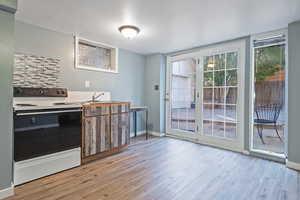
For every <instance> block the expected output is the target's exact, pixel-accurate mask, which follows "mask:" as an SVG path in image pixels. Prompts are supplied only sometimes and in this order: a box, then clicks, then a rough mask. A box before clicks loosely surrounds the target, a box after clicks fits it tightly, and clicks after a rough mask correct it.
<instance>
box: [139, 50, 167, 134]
mask: <svg viewBox="0 0 300 200" xmlns="http://www.w3.org/2000/svg"><path fill="white" fill-rule="evenodd" d="M163 67H164V59H163V56H162V55H161V54H154V55H149V56H147V57H146V66H145V75H144V80H145V89H144V96H145V105H146V106H148V108H149V130H150V131H154V132H159V133H161V132H163V131H164V130H163V129H164V119H163V118H164V116H162V115H164V112H163V109H164V105H163V102H162V96H164V91H165V77H164V75H163V71H162V70H163ZM155 85H158V86H159V89H158V90H155V89H154V87H155Z"/></svg>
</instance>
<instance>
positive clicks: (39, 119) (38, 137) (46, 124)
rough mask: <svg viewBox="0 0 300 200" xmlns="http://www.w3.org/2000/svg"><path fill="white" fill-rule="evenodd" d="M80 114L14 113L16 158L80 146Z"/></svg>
mask: <svg viewBox="0 0 300 200" xmlns="http://www.w3.org/2000/svg"><path fill="white" fill-rule="evenodd" d="M80 131H81V113H80V112H71V113H59V114H58V113H56V114H51V113H50V114H39V115H34V114H33V115H21V116H18V115H15V118H14V159H15V161H21V160H27V159H31V158H35V157H39V156H43V155H47V154H52V153H56V152H60V151H65V150H69V149H73V148H77V147H80V140H81V137H80Z"/></svg>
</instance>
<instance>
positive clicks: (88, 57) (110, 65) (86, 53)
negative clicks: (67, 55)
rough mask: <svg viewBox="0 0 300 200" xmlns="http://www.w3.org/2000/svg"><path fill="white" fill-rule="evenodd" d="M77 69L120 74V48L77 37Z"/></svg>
mask: <svg viewBox="0 0 300 200" xmlns="http://www.w3.org/2000/svg"><path fill="white" fill-rule="evenodd" d="M75 68H76V69H82V70H92V71H101V72H111V73H118V48H116V47H113V46H110V45H106V44H102V43H99V42H94V41H90V40H87V39H83V38H80V37H75Z"/></svg>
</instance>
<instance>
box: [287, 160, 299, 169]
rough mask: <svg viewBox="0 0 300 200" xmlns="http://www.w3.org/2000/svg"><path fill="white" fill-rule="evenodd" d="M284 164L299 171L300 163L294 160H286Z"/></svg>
mask: <svg viewBox="0 0 300 200" xmlns="http://www.w3.org/2000/svg"><path fill="white" fill-rule="evenodd" d="M286 166H287V167H288V168H291V169H295V170H298V171H300V163H295V162H291V161H289V160H286Z"/></svg>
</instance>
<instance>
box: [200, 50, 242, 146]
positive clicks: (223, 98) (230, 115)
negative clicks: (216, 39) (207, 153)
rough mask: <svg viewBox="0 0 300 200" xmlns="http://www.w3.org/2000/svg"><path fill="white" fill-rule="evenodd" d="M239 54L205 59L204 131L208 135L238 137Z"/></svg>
mask: <svg viewBox="0 0 300 200" xmlns="http://www.w3.org/2000/svg"><path fill="white" fill-rule="evenodd" d="M237 74H238V53H237V52H227V53H222V54H215V55H212V56H204V64H203V88H202V97H203V102H202V110H203V117H202V119H203V120H202V132H203V134H204V135H205V136H212V137H216V138H223V139H230V140H234V139H236V138H237V95H238V94H237V91H238V75H237Z"/></svg>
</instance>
